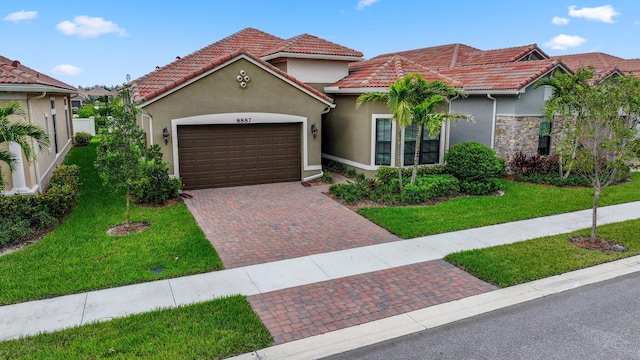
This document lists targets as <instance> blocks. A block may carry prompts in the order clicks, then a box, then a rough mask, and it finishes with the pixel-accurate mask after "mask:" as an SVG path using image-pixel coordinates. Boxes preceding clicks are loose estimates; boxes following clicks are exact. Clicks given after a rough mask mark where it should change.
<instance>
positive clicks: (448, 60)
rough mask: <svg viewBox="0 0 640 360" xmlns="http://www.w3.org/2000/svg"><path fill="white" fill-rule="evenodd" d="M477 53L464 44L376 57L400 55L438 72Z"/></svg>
mask: <svg viewBox="0 0 640 360" xmlns="http://www.w3.org/2000/svg"><path fill="white" fill-rule="evenodd" d="M478 51H481V50H479V49H476V48H473V47H471V46H468V45H464V44H448V45H440V46H433V47H427V48H421V49H415V50H407V51H400V52H395V53H389V54H383V55H380V56H376V57H388V56H391V55H400V56H402V57H404V58H407V59H409V60H413V61H415V62H417V63H420V64H423V65H425V66H429V67H430V68H432V69H434V70H439V69H445V68H450V67H452V66H456V65H457V64H458V63H459V60H458V59H459V58H466V57H468V56H469V54H470V53H475V52H478Z"/></svg>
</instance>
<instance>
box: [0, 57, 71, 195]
mask: <svg viewBox="0 0 640 360" xmlns="http://www.w3.org/2000/svg"><path fill="white" fill-rule="evenodd" d="M76 93H77V89H76V88H74V87H73V86H70V85H68V84H65V83H63V82H61V81H59V80H56V79H54V78H51V77H49V76H47V75H45V74H42V73H40V72H38V71H35V70H33V69H30V68H28V67H26V66H24V65H22V64H21V63H20V62H19V61H17V60H10V59H7V58H5V57H3V56H0V102H1V103H6V102H8V101H13V100H16V101H18V102H19V103H20V104H21V106H22V108H23V109H24V110H25V111H26V112H27V115H26V119H25V120H26V121H28V122H29V123H31V124H33V125H37V126H40V127H41V128H43V129H45V130H46V131H47V133H48V134H49V137H50V139H51V143H50V146H49V148H48V149H46V150H45V151H43V152H38V153H37V155H38V158H37V160H36V161H35V162H34V163H33V164H28V163H26V162H25V161H24V157H23V154H22V150H21V148H20V147H19V146H17V144H13V143H12V144H0V146H4V147H8V149H9V151H11V152H12V153H14V154H15V155H16V157H17V158H18V159H19V160H20V161H18V165H17V166H16V169H15V171H14V172H13V173H12V174H9V169H8V167H7V166H6V165H5V164H2V171H3V172H5V174H7V180H8V183H7V184H6V185H5V186H4V190H3V193H4V194H15V193H21V194H33V193H36V192H38V191H41V190H44V189H46V188H47V187H48V184H49V178H50V176H51V173H52V171H53V170H54V169H55V168H56V167H57V166H59V165H60V164H61V163H62V160H63V159H64V157H65V156H66V154H67V152H68V151H69V149H70V148H71V146H72V145H71V139H72V135H71V134H72V133H73V129H72V124H71V97H72V96H73V95H74V94H76Z"/></svg>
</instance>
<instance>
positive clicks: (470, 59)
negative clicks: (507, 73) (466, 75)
mask: <svg viewBox="0 0 640 360" xmlns="http://www.w3.org/2000/svg"><path fill="white" fill-rule="evenodd" d="M536 52H537V53H538V54H539V55H541V58H542V59H548V58H549V55H547V54H546V53H545V52H544V51H542V50H540V48H539V47H538V45H536V44H532V45H524V46H516V47H510V48H504V49H494V50H486V51H482V50H481V51H476V52H469V53H467V54H466V57H464V58H461V59H460V60H459V61H458V63H459V64H460V65H482V64H499V63H509V62H516V61H518V60H520V59H523V58H526V57H527V56H528V55H529V54H532V53H534V54H535V53H536ZM532 60H541V59H540V58H537V59H532Z"/></svg>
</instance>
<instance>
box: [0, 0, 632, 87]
mask: <svg viewBox="0 0 640 360" xmlns="http://www.w3.org/2000/svg"><path fill="white" fill-rule="evenodd" d="M0 19H2V21H0V34H2V35H0V38H1V39H2V45H3V46H2V50H1V51H0V55H3V56H5V57H8V58H10V59H12V60H19V61H20V62H21V63H23V64H24V65H26V66H29V67H31V68H34V69H36V70H38V71H40V72H43V73H45V74H48V75H50V76H53V77H55V78H57V79H59V80H61V81H64V82H66V83H68V84H70V85H73V86H79V85H82V86H92V85H95V84H103V85H119V84H122V83H124V82H125V81H126V75H127V74H130V75H131V77H132V78H137V77H140V76H142V75H144V74H146V73H148V72H151V71H153V70H154V69H155V67H156V66H157V65H158V66H163V65H166V64H168V63H169V62H171V61H173V60H174V59H175V57H176V56H185V55H187V54H190V53H192V52H194V51H196V50H198V49H200V48H202V47H204V46H207V45H209V44H211V43H213V42H215V41H217V40H219V39H222V38H224V37H226V36H228V35H230V34H232V33H234V32H236V31H239V30H241V29H243V28H246V27H253V28H257V29H259V30H262V31H265V32H268V33H270V34H273V35H275V36H278V37H281V38H289V37H293V36H296V35H300V34H303V33H308V34H312V35H315V36H319V37H321V38H324V39H327V40H329V41H333V42H336V43H338V44H341V45H344V46H348V47H350V48H353V49H356V50H359V51H362V52H363V53H364V56H365V58H370V57H373V56H376V55H379V54H382V53H386V52H393V51H401V50H409V49H416V48H421V47H427V46H435V45H442V44H449V43H463V44H467V45H470V46H473V47H476V48H479V49H483V50H488V49H496V48H504V47H511V46H518V45H526V44H532V43H537V44H538V46H540V47H541V48H542V49H543V50H544V51H545V52H546V53H547V54H549V55H552V56H553V55H562V54H573V53H583V52H592V51H600V52H605V53H608V54H611V55H615V56H619V57H623V58H640V46H639V45H638V44H639V43H640V42H639V40H638V38H639V37H640V1H637V0H610V1H606V0H604V1H592V0H575V1H574V0H571V1H564V0H520V1H513V0H509V1H505V0H447V1H435V0H403V1H401V0H324V1H311V0H279V1H276V0H270V1H267V0H225V1H220V0H201V1H195V0H181V1H162V0H155V1H149V0H133V1H121V0H111V1H77V0H76V1H67V0H61V1H51V0H43V1H40V0H32V1H30V0H28V1H13V2H7V3H3V5H2V10H0Z"/></svg>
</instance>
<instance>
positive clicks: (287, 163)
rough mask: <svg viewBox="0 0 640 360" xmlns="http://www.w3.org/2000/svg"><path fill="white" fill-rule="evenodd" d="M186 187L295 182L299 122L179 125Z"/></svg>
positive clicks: (181, 157)
mask: <svg viewBox="0 0 640 360" xmlns="http://www.w3.org/2000/svg"><path fill="white" fill-rule="evenodd" d="M178 147H179V148H178V154H179V159H180V177H181V178H182V182H183V183H184V186H185V189H203V188H212V187H224V186H239V185H253V184H266V183H274V182H285V181H297V180H300V124H299V123H287V124H242V125H182V126H178Z"/></svg>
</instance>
